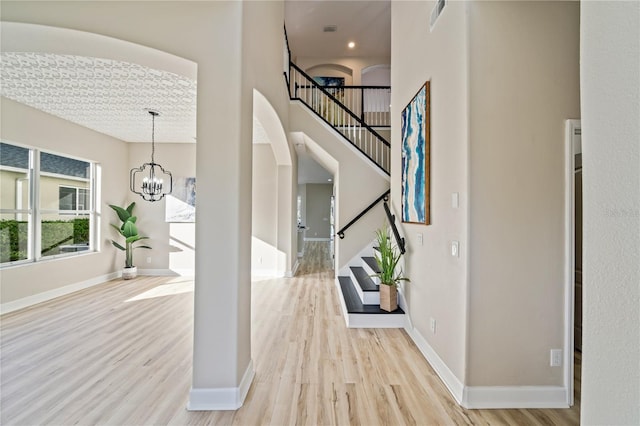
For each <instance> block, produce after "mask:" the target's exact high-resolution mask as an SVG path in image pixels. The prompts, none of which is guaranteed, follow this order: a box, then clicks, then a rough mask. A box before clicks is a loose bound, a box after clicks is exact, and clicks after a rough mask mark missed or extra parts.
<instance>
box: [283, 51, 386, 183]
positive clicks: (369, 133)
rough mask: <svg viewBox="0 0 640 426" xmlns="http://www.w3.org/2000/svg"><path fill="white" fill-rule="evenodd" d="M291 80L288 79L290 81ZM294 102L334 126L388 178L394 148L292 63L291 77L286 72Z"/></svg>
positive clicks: (290, 66)
mask: <svg viewBox="0 0 640 426" xmlns="http://www.w3.org/2000/svg"><path fill="white" fill-rule="evenodd" d="M287 77H288V78H287ZM285 80H286V81H287V83H288V85H289V96H290V98H291V99H294V100H299V101H301V102H302V103H303V104H304V105H306V106H307V107H308V108H309V109H311V110H312V111H313V112H315V113H316V115H318V117H320V118H321V119H322V120H324V121H325V122H326V123H327V124H329V125H330V126H332V127H333V128H334V129H335V130H336V131H338V133H340V135H342V136H343V137H344V138H345V139H346V140H347V141H348V142H349V143H351V144H352V145H353V146H354V147H355V148H356V149H357V150H358V151H360V152H361V153H362V154H364V155H365V156H366V157H367V158H368V159H369V160H371V161H372V162H373V163H374V164H375V165H376V166H377V167H378V168H380V169H381V170H382V171H383V172H385V173H386V174H387V175H389V174H390V173H389V172H390V169H391V146H390V145H389V142H387V141H386V140H385V139H384V138H383V137H382V136H380V135H379V134H378V132H376V131H375V130H374V129H372V128H371V126H369V125H368V124H367V123H365V122H364V121H363V120H362V119H361V118H360V117H358V116H357V115H356V114H355V113H354V112H353V111H351V110H350V109H349V108H347V107H346V106H345V105H344V104H343V103H342V101H341V100H340V99H338V97H342V95H341V94H340V93H338V92H337V91H335V94H331V93H330V92H329V91H327V90H326V89H325V88H323V87H322V86H321V85H320V84H318V83H317V82H316V81H315V80H314V79H313V78H311V77H309V75H307V73H305V72H304V71H303V70H301V69H300V68H299V67H298V66H297V65H296V64H294V63H293V62H290V63H289V75H288V76H287V75H286V73H285Z"/></svg>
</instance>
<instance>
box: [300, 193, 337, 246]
mask: <svg viewBox="0 0 640 426" xmlns="http://www.w3.org/2000/svg"><path fill="white" fill-rule="evenodd" d="M306 187H307V190H306V207H305V211H306V218H307V223H306V225H307V238H329V237H330V236H331V229H330V225H331V222H330V218H329V215H330V213H331V195H332V194H333V185H331V184H323V183H308V184H307V185H306Z"/></svg>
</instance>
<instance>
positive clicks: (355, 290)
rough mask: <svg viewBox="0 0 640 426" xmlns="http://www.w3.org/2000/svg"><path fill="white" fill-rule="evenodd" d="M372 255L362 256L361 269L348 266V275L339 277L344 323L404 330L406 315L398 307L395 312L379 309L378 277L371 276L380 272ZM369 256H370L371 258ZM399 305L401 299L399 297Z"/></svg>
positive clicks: (352, 325)
mask: <svg viewBox="0 0 640 426" xmlns="http://www.w3.org/2000/svg"><path fill="white" fill-rule="evenodd" d="M370 250H371V253H365V255H363V256H362V257H360V264H359V265H358V266H349V268H348V269H349V275H348V276H339V277H336V287H337V288H338V291H339V292H340V294H341V295H342V297H341V299H340V305H341V307H342V313H343V315H344V317H345V322H346V324H347V327H349V328H403V327H404V326H405V317H406V315H405V312H404V311H403V310H402V308H400V307H398V309H396V310H395V311H394V312H386V311H383V310H381V309H380V291H379V289H378V287H379V284H378V283H377V282H376V281H377V279H376V278H372V277H371V275H373V274H376V273H377V272H379V269H378V265H377V264H376V260H375V258H374V257H373V249H370ZM366 254H371V256H368V255H366ZM399 299H400V300H399V302H400V303H399V305H400V304H403V303H402V297H401V296H400V295H399Z"/></svg>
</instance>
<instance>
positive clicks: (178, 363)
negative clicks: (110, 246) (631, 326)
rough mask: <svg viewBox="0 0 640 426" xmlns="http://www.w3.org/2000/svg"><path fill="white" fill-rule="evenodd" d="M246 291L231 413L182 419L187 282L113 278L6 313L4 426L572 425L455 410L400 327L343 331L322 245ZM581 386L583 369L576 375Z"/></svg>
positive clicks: (535, 415) (1, 358) (540, 415)
mask: <svg viewBox="0 0 640 426" xmlns="http://www.w3.org/2000/svg"><path fill="white" fill-rule="evenodd" d="M305 253H307V254H308V255H309V257H308V258H305V261H304V262H303V264H302V265H301V267H300V272H299V274H298V276H297V277H296V278H293V279H273V280H263V281H255V282H254V283H253V290H252V291H253V293H252V294H253V296H252V298H253V309H252V336H253V337H252V356H253V360H254V366H255V369H256V377H255V380H254V383H253V385H252V386H251V389H250V391H249V394H248V396H247V399H246V401H245V404H244V406H243V407H242V408H241V409H239V410H237V411H219V412H188V411H186V409H185V407H186V404H187V397H188V392H189V388H190V385H191V357H192V329H193V322H192V310H193V283H192V282H191V281H190V280H189V279H185V278H168V277H139V278H137V279H135V280H132V281H120V280H116V281H110V282H108V283H105V284H103V285H100V286H96V287H93V288H91V289H87V290H84V291H80V292H77V293H74V294H72V295H69V296H66V297H62V298H59V299H55V300H53V301H50V302H47V303H42V304H40V305H37V306H34V307H31V308H27V309H24V310H21V311H18V312H14V313H10V314H7V315H4V316H2V318H1V321H2V324H1V335H0V338H1V342H0V351H1V353H0V382H1V383H0V393H1V395H0V410H1V417H0V420H1V423H2V424H3V425H76V424H80V425H102V424H111V425H152V424H153V425H164V424H175V425H208V424H213V425H460V424H482V425H516V424H517V425H550V424H554V425H577V424H579V412H578V407H579V399H578V400H577V401H576V402H577V404H576V405H575V406H574V408H572V409H568V410H465V409H462V408H460V407H459V406H458V405H457V404H456V403H455V401H454V400H453V398H451V397H450V396H449V394H448V392H447V390H446V389H445V387H444V385H443V384H442V382H441V381H440V380H439V378H438V377H437V376H436V374H435V373H434V371H433V370H432V369H431V367H430V366H429V364H428V363H427V362H426V361H425V360H424V358H423V357H422V355H421V354H420V352H419V351H418V349H417V348H416V347H415V346H414V344H413V343H412V341H411V340H410V338H409V337H408V336H407V334H406V333H405V332H404V331H403V330H395V329H384V330H382V329H381V330H371V329H368V330H355V329H347V328H345V326H344V320H343V319H342V316H341V312H340V307H339V304H338V299H337V297H338V296H337V293H336V289H335V286H334V283H333V271H332V270H331V269H330V262H328V259H326V250H325V249H324V247H323V246H322V244H311V245H310V246H308V247H307V250H306V251H305ZM577 373H578V374H577V375H576V376H577V378H578V380H577V381H578V384H579V377H580V375H579V369H577Z"/></svg>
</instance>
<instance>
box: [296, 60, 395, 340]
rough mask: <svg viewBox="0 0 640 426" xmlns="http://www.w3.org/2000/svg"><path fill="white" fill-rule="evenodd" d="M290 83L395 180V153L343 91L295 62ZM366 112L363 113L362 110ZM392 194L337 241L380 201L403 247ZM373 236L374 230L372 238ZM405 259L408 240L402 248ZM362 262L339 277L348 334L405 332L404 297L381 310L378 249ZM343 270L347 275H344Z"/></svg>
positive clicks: (309, 105) (364, 253) (306, 103)
mask: <svg viewBox="0 0 640 426" xmlns="http://www.w3.org/2000/svg"><path fill="white" fill-rule="evenodd" d="M284 76H285V81H286V84H287V87H288V89H289V96H290V99H291V100H296V101H300V102H301V103H302V104H303V105H304V106H306V107H307V108H308V109H309V110H310V111H312V112H313V113H315V115H316V116H317V117H319V118H320V119H322V120H323V121H324V122H325V123H327V124H329V125H330V126H331V127H333V129H334V130H335V131H336V132H337V133H338V134H339V135H340V136H341V137H342V138H343V139H344V140H345V141H346V142H347V143H349V144H351V145H352V146H353V147H355V148H356V149H357V151H359V153H360V154H362V155H364V156H365V157H366V158H367V159H368V160H369V161H370V162H371V163H372V165H373V166H374V167H377V168H378V169H380V170H381V171H382V172H383V173H384V174H385V175H387V176H389V175H390V168H391V167H390V166H391V147H390V144H389V142H388V141H386V140H385V139H384V138H383V137H382V136H381V135H380V134H379V133H377V132H376V131H375V129H373V128H372V127H371V126H370V125H368V124H367V123H366V122H365V121H364V119H365V117H364V114H360V115H358V114H356V113H355V112H353V111H352V110H351V109H349V108H347V107H346V106H345V105H344V103H343V102H342V100H345V97H343V96H340V90H341V89H340V88H336V89H335V90H327V88H325V87H322V86H320V85H319V84H318V83H317V82H316V81H314V80H313V78H311V77H310V76H309V75H307V74H306V73H305V72H304V71H303V70H302V69H300V68H299V67H298V66H297V65H296V64H294V63H293V62H289V70H288V72H285V73H284ZM363 111H364V109H363ZM388 196H389V191H388V190H387V191H386V192H385V193H384V194H382V195H381V196H380V197H378V199H377V200H375V201H374V202H372V203H371V204H370V205H369V206H368V207H366V208H364V210H363V211H362V212H361V213H360V214H358V215H357V216H356V217H355V218H354V219H353V220H351V221H350V222H349V223H348V224H347V225H345V226H344V227H343V228H342V229H340V231H338V232H337V235H338V236H339V237H340V238H341V239H342V238H344V237H345V231H346V230H347V228H349V227H350V226H351V225H353V224H354V223H355V222H357V221H358V220H359V219H360V218H361V217H362V216H364V215H365V214H366V213H367V212H368V211H369V210H371V209H372V208H373V207H374V206H375V205H376V204H378V203H379V202H380V201H382V200H385V203H384V206H385V210H386V212H387V218H388V220H389V222H390V224H393V226H392V228H393V229H394V233H395V236H396V241H399V240H400V238H399V235H398V233H397V229H396V228H395V224H394V218H393V216H391V214H390V212H389V209H388V206H387V204H386V200H387V199H388ZM373 232H374V230H373V229H372V230H371V233H372V235H373ZM402 253H404V240H403V242H402ZM361 254H362V257H360V259H357V260H356V261H352V262H350V263H351V264H352V265H350V266H349V267H348V268H346V269H347V270H348V275H346V274H345V275H343V276H338V277H336V280H335V282H336V287H337V288H338V290H339V294H340V295H341V297H340V305H341V308H342V311H343V314H344V317H345V321H346V324H347V327H349V328H404V327H405V321H406V314H405V312H404V311H403V309H402V308H401V307H400V306H404V299H403V297H402V293H401V292H398V305H399V307H398V309H396V310H395V311H394V312H387V311H383V310H381V309H380V292H379V288H378V287H379V285H378V284H377V283H376V281H375V280H374V279H373V278H371V275H373V274H375V273H377V272H378V266H377V264H376V261H375V258H374V257H373V247H372V246H370V247H368V248H366V249H365V250H363V251H362V252H361ZM343 270H344V269H343Z"/></svg>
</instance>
